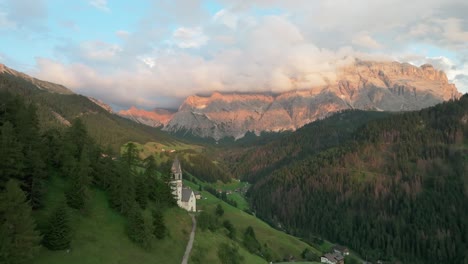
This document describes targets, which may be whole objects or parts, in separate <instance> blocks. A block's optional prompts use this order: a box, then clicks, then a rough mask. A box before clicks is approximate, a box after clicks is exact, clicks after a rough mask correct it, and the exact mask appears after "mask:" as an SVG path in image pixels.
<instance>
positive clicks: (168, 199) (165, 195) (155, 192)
mask: <svg viewBox="0 0 468 264" xmlns="http://www.w3.org/2000/svg"><path fill="white" fill-rule="evenodd" d="M150 197H151V199H152V200H154V201H155V202H156V204H157V205H158V206H160V207H164V206H167V207H172V206H175V205H177V201H176V199H175V196H174V194H173V193H172V189H171V186H170V185H169V184H168V183H166V182H164V181H163V180H161V179H154V180H153V186H152V188H151V190H150Z"/></svg>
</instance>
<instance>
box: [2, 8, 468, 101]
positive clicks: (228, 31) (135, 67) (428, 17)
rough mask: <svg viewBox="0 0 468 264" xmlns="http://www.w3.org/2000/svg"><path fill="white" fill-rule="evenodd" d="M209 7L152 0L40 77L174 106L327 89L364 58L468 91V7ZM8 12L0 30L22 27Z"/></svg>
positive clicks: (41, 63)
mask: <svg viewBox="0 0 468 264" xmlns="http://www.w3.org/2000/svg"><path fill="white" fill-rule="evenodd" d="M92 2H93V3H94V4H95V5H93V6H95V7H97V8H99V6H100V7H101V10H106V9H107V10H108V5H107V1H105V0H100V1H99V0H94V1H92ZM202 2H203V1H202V0H193V1H186V0H161V1H151V2H150V3H149V7H148V8H147V9H146V10H145V13H141V14H138V19H137V20H136V21H135V23H134V25H133V26H132V25H129V24H118V23H116V24H115V25H113V26H114V28H112V30H110V31H109V32H111V35H112V37H111V38H108V39H104V38H103V39H102V40H98V39H86V40H84V41H83V40H81V42H75V41H73V40H69V41H68V42H62V43H60V45H59V46H57V47H56V48H55V52H54V56H55V57H54V59H51V58H41V59H38V60H37V61H36V65H37V66H36V67H37V71H35V72H34V74H35V75H36V76H38V77H40V78H44V79H47V80H50V81H55V82H59V83H63V84H65V85H68V86H70V87H71V88H72V89H74V90H75V91H77V92H79V93H83V94H86V95H91V96H94V97H97V98H100V99H104V100H105V101H107V102H110V103H112V104H114V105H118V106H121V107H126V106H130V105H135V104H136V105H138V106H143V107H147V108H153V107H154V106H165V107H174V106H175V105H174V103H175V102H178V101H180V100H182V99H183V98H184V97H186V96H188V95H192V94H196V93H207V92H210V91H213V90H218V91H243V92H252V91H273V92H281V91H285V90H289V89H301V88H308V87H311V86H315V85H323V84H326V83H328V82H332V81H333V80H334V79H335V78H336V76H335V72H336V68H337V67H339V66H341V65H344V64H347V63H350V62H352V61H353V59H354V58H355V57H358V58H363V59H372V60H376V59H379V60H381V59H386V60H400V61H410V62H412V63H414V64H417V65H420V64H423V63H432V64H434V65H435V66H436V68H439V69H443V70H444V71H446V72H447V76H448V77H449V79H450V80H452V81H454V82H455V83H456V85H457V86H458V88H459V89H460V90H462V91H468V87H467V81H466V76H467V75H468V67H467V66H466V65H468V47H467V45H468V20H467V19H466V17H465V15H466V13H468V4H467V3H466V0H414V1H406V0H405V1H404V0H386V1H371V0H356V1H353V2H352V3H350V2H349V1H347V0H327V1H325V0H319V1H310V0H290V1H280V0H251V1H238V0H219V2H220V3H221V8H220V10H219V11H217V12H216V13H215V12H212V13H211V14H209V13H208V12H207V11H206V10H205V9H204V8H203V5H202ZM103 8H104V9H103ZM271 10H274V12H272V11H271ZM8 12H9V11H7V13H5V14H6V15H4V16H3V17H6V19H4V20H2V13H0V27H1V25H2V21H7V22H8V23H13V24H10V26H18V25H20V24H19V22H18V20H14V19H12V17H11V16H10V14H9V13H8ZM112 12H113V14H112V15H114V14H115V15H122V14H120V13H117V12H118V10H117V7H116V8H113V10H112ZM125 12H128V11H127V10H125ZM7 22H4V23H3V24H7ZM78 26H79V27H80V29H82V31H85V30H86V28H84V27H85V26H86V25H78ZM117 29H120V30H117ZM123 29H125V30H123ZM94 37H95V36H94ZM427 47H430V48H427ZM169 99H171V100H169Z"/></svg>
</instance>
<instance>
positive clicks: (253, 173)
mask: <svg viewBox="0 0 468 264" xmlns="http://www.w3.org/2000/svg"><path fill="white" fill-rule="evenodd" d="M388 115H390V113H387V112H371V111H367V112H366V111H361V110H347V111H343V112H341V113H337V114H334V115H333V116H331V117H329V118H326V119H323V120H319V121H316V122H313V123H311V124H308V125H306V126H304V127H303V128H301V129H298V130H297V131H296V132H294V133H290V134H285V135H284V136H281V137H280V138H278V139H274V138H273V140H270V141H269V142H268V143H263V144H261V143H257V144H254V143H251V144H246V145H244V146H241V147H240V148H236V147H235V146H233V147H231V148H227V149H225V151H224V153H223V158H224V160H225V161H226V164H228V165H229V166H230V168H231V171H232V173H233V174H234V175H235V176H237V177H238V178H241V179H243V180H246V181H249V182H256V181H257V180H258V179H261V178H262V177H263V176H265V175H268V174H269V173H271V172H272V171H273V170H275V169H278V168H280V167H282V166H285V165H288V164H290V163H291V162H293V161H297V160H301V159H304V158H306V157H307V156H309V155H313V154H317V153H319V152H320V151H323V150H325V149H328V148H331V147H335V146H338V145H340V144H343V143H344V142H346V141H347V140H349V139H350V138H351V137H352V135H353V132H354V131H355V130H356V129H357V128H359V127H360V126H362V125H364V124H366V123H367V122H369V121H371V120H375V119H379V118H383V117H386V116H388Z"/></svg>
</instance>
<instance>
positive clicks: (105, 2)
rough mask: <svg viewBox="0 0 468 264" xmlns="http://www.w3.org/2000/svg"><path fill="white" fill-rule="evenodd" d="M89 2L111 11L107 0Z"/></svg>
mask: <svg viewBox="0 0 468 264" xmlns="http://www.w3.org/2000/svg"><path fill="white" fill-rule="evenodd" d="M89 4H90V5H92V6H94V7H95V8H97V9H99V10H101V11H104V12H109V11H110V9H109V7H108V6H107V0H91V1H89Z"/></svg>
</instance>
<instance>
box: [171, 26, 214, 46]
mask: <svg viewBox="0 0 468 264" xmlns="http://www.w3.org/2000/svg"><path fill="white" fill-rule="evenodd" d="M172 37H173V39H174V41H175V43H176V45H177V46H178V47H179V48H183V49H188V48H200V47H201V46H203V45H205V44H206V43H207V42H208V39H209V38H208V36H206V35H205V34H204V33H203V30H202V28H201V27H193V28H187V27H180V28H178V29H176V30H175V31H174V33H173V34H172Z"/></svg>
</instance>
